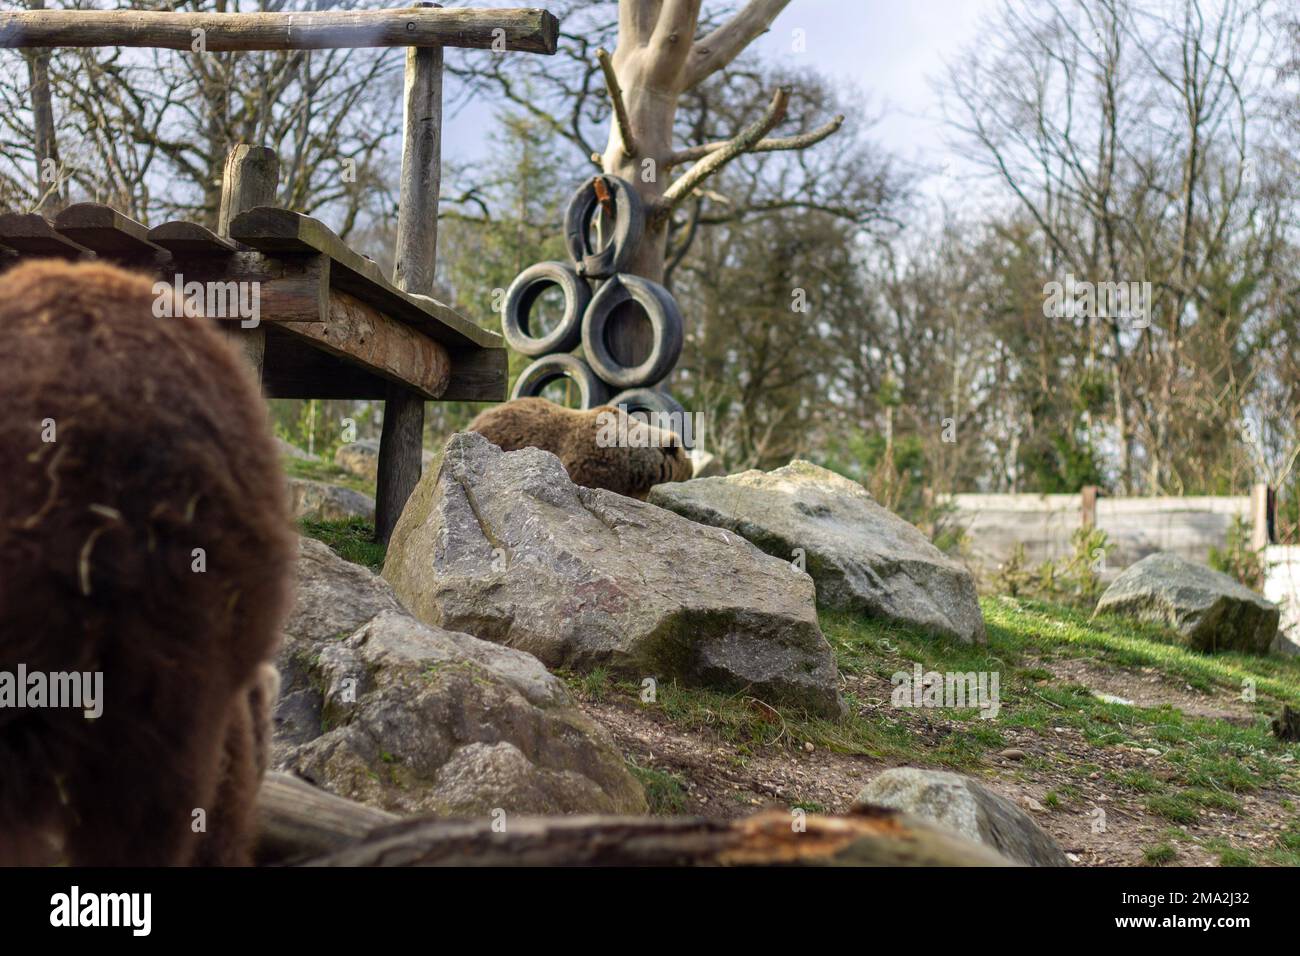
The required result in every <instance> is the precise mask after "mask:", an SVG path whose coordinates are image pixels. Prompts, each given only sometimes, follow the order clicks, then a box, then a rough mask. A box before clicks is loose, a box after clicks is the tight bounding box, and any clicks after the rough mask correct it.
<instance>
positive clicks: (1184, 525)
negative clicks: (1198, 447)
mask: <svg viewBox="0 0 1300 956" xmlns="http://www.w3.org/2000/svg"><path fill="white" fill-rule="evenodd" d="M946 500H948V501H950V502H951V503H952V504H953V505H954V506H955V508H956V511H955V512H954V514H953V516H952V519H951V520H952V521H954V522H955V523H956V524H958V525H960V526H961V527H964V528H965V529H966V539H967V543H968V547H969V552H968V553H969V560H970V562H971V563H972V564H974V565H976V566H977V567H978V569H979V570H981V571H992V570H993V569H995V568H996V567H997V566H998V565H999V564H1001V563H1003V562H1004V561H1006V560H1007V559H1008V558H1010V557H1011V555H1012V554H1013V553H1014V552H1015V549H1016V546H1017V545H1018V544H1023V545H1024V548H1025V558H1026V562H1027V563H1028V564H1029V565H1030V566H1031V567H1032V566H1035V565H1037V564H1040V563H1041V562H1043V561H1049V560H1050V561H1057V560H1061V559H1064V558H1068V557H1069V556H1070V555H1071V554H1072V553H1073V550H1074V549H1073V546H1072V545H1071V543H1070V536H1071V535H1072V534H1073V533H1074V532H1075V531H1076V530H1077V529H1078V528H1079V527H1080V525H1081V524H1082V523H1083V498H1082V496H1081V495H952V496H950V497H949V498H947V499H946ZM1096 509H1097V510H1096V526H1097V527H1098V528H1100V529H1101V530H1103V531H1105V532H1106V534H1107V535H1108V536H1109V538H1110V542H1111V544H1112V545H1114V549H1113V550H1112V551H1111V553H1110V556H1109V557H1108V558H1107V560H1106V566H1107V571H1108V572H1112V573H1113V572H1114V571H1117V570H1120V569H1122V568H1126V567H1128V566H1129V565H1130V564H1132V563H1134V562H1135V561H1139V560H1141V559H1142V558H1144V557H1146V556H1147V555H1148V554H1151V553H1152V552H1154V551H1172V552H1174V553H1175V554H1179V555H1182V556H1183V557H1186V558H1189V559H1191V560H1193V561H1206V560H1207V559H1208V558H1209V554H1210V548H1212V547H1223V545H1224V543H1225V542H1226V540H1227V535H1228V528H1229V527H1230V526H1231V524H1232V520H1233V518H1234V517H1236V516H1238V515H1240V516H1241V517H1242V518H1243V519H1246V520H1250V517H1251V499H1250V497H1249V496H1248V495H1243V496H1241V497H1232V498H1227V497H1225V498H1208V497H1207V498H1098V499H1097V506H1096Z"/></svg>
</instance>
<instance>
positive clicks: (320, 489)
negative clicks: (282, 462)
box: [289, 478, 375, 521]
mask: <svg viewBox="0 0 1300 956" xmlns="http://www.w3.org/2000/svg"><path fill="white" fill-rule="evenodd" d="M289 502H290V507H291V508H292V509H293V516H294V517H295V518H308V519H310V520H312V521H343V520H346V519H347V518H365V519H366V520H367V521H373V520H374V517H375V499H374V498H371V497H370V496H369V495H363V494H362V493H361V492H359V491H353V490H352V489H351V488H344V487H342V486H341V485H331V484H329V483H328V482H324V481H311V480H310V479H307V478H290V479H289Z"/></svg>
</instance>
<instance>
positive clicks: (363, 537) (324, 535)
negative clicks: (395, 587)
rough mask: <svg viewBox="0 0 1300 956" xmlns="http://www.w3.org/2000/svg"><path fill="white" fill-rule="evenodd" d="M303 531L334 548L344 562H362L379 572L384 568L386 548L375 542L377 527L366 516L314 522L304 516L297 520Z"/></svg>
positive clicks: (361, 563)
mask: <svg viewBox="0 0 1300 956" xmlns="http://www.w3.org/2000/svg"><path fill="white" fill-rule="evenodd" d="M298 527H299V528H300V529H301V530H302V533H303V534H305V535H306V536H307V537H309V538H315V539H316V540H317V541H321V542H324V543H325V544H327V545H328V546H329V548H330V550H331V551H333V552H334V553H335V554H337V555H338V556H339V557H340V558H343V559H344V560H345V561H351V562H352V563H353V564H360V565H362V566H363V567H367V568H369V569H370V570H371V571H374V572H375V573H376V574H378V573H379V572H380V571H382V570H383V569H384V555H385V553H386V551H387V548H386V547H385V546H384V545H383V544H381V543H380V542H378V541H376V540H375V539H374V538H375V526H374V525H373V524H371V523H370V522H369V521H367V520H366V519H365V518H347V519H345V520H343V521H313V520H311V519H308V518H304V519H302V520H301V521H299V522H298Z"/></svg>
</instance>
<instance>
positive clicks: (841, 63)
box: [443, 0, 1001, 168]
mask: <svg viewBox="0 0 1300 956" xmlns="http://www.w3.org/2000/svg"><path fill="white" fill-rule="evenodd" d="M479 2H480V3H481V0H479ZM1000 2H1001V0H790V5H789V6H788V7H787V8H786V9H785V10H784V11H783V12H782V13H781V15H780V16H778V17H777V19H776V22H775V23H773V24H772V29H771V30H770V31H769V32H768V33H767V34H765V35H764V36H762V37H760V38H759V39H758V40H757V41H755V44H754V46H755V48H757V49H758V50H760V51H762V53H763V54H764V57H765V58H770V59H771V61H773V62H779V61H781V60H785V61H787V62H790V63H792V64H797V65H800V66H802V65H805V64H807V63H808V62H811V63H812V64H813V65H814V67H815V68H816V69H818V70H819V71H821V72H822V73H824V74H826V75H828V76H830V77H832V78H834V79H837V80H840V81H843V82H845V83H847V84H851V85H852V86H853V87H855V88H856V89H857V90H859V91H860V92H861V93H862V94H864V95H865V97H866V107H867V109H868V111H869V112H871V113H872V114H879V116H880V122H879V123H878V125H877V126H876V127H875V129H874V131H873V138H874V139H876V140H877V142H878V143H879V144H880V145H881V146H883V147H885V148H886V149H888V150H890V151H891V152H892V153H894V154H895V155H896V156H898V157H900V158H901V159H905V160H910V161H913V162H916V163H918V164H921V165H923V166H925V167H927V168H929V167H938V166H940V165H942V163H943V162H945V161H946V160H947V159H948V158H949V155H948V154H949V150H948V148H947V145H946V143H945V133H944V129H943V126H942V123H941V114H940V109H939V98H938V95H937V93H936V92H935V90H934V87H933V84H932V82H931V80H932V79H937V78H939V77H941V76H942V74H943V71H944V63H945V61H946V60H948V59H951V58H953V57H955V56H956V55H957V54H958V53H960V51H961V50H962V48H963V47H964V46H966V45H967V44H969V43H971V42H972V41H973V40H974V39H975V36H976V33H977V29H978V25H979V23H980V21H981V19H982V17H984V16H985V15H987V14H988V13H989V12H991V11H992V10H994V9H995V8H996V7H997V6H998V4H999V3H1000ZM532 3H535V4H536V5H538V6H543V7H545V6H547V5H548V4H547V2H546V0H532ZM532 3H530V4H529V5H532ZM475 5H479V3H476V4H475ZM486 5H489V6H502V5H514V4H507V3H503V2H498V0H491V2H489V3H488V4H486ZM721 6H723V4H722V3H720V2H719V0H704V9H705V10H706V11H707V10H709V9H710V8H713V7H721ZM796 30H802V31H804V32H803V35H802V38H803V41H804V49H803V51H802V52H796V51H795V49H794V45H795V44H794V41H795V36H796V34H795V32H794V31H796ZM491 123H492V104H490V103H472V104H470V105H469V106H467V107H466V108H465V109H464V110H462V111H461V113H460V114H458V115H457V116H455V117H452V118H449V119H447V120H446V126H445V130H444V135H443V153H444V155H445V156H446V157H447V158H448V159H449V160H450V161H452V162H466V161H471V160H474V159H477V158H480V157H481V156H483V155H484V150H485V149H486V148H487V145H488V144H487V142H486V136H485V133H486V131H487V130H488V129H489V128H490V126H491Z"/></svg>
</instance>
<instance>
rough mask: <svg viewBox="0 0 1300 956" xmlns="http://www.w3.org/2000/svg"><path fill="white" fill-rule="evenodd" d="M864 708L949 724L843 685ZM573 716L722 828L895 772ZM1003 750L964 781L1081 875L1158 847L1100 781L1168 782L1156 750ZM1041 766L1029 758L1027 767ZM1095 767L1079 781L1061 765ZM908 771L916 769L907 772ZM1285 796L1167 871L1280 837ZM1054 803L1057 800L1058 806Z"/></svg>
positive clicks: (1126, 795) (1018, 744) (1113, 690)
mask: <svg viewBox="0 0 1300 956" xmlns="http://www.w3.org/2000/svg"><path fill="white" fill-rule="evenodd" d="M1038 663H1039V666H1042V667H1044V668H1045V669H1048V670H1051V671H1052V673H1053V674H1054V675H1055V676H1056V677H1057V678H1058V679H1061V680H1065V681H1068V682H1070V683H1077V684H1083V685H1085V686H1087V687H1089V688H1090V689H1092V690H1093V691H1094V692H1096V693H1099V694H1107V695H1111V696H1114V697H1118V698H1122V699H1123V700H1124V701H1127V702H1132V703H1134V704H1136V705H1139V706H1144V707H1155V706H1159V705H1161V704H1168V705H1170V706H1173V707H1175V708H1177V709H1179V710H1181V711H1183V713H1184V714H1187V715H1197V716H1203V717H1210V718H1216V719H1222V720H1228V721H1231V722H1233V723H1239V722H1246V723H1249V722H1250V721H1252V720H1254V719H1255V717H1254V716H1253V715H1252V713H1251V712H1250V711H1249V710H1248V709H1247V705H1245V704H1244V703H1242V702H1241V701H1239V700H1237V699H1235V698H1234V697H1232V696H1231V695H1230V694H1229V693H1228V692H1227V691H1223V692H1219V693H1214V694H1207V693H1203V692H1201V691H1199V690H1196V689H1194V688H1192V687H1191V686H1189V685H1186V684H1182V683H1180V682H1177V681H1175V680H1173V679H1171V678H1169V677H1168V676H1167V675H1165V674H1163V673H1161V672H1159V671H1155V670H1150V669H1137V670H1130V669H1124V668H1111V667H1106V666H1104V665H1101V664H1099V663H1098V662H1097V661H1095V660H1088V659H1066V660H1062V659H1056V658H1053V659H1044V660H1042V661H1040V662H1038ZM848 689H851V690H852V691H853V692H854V694H855V696H856V698H857V699H858V700H860V701H865V702H866V703H864V704H863V705H862V706H863V708H864V710H865V711H866V712H868V713H870V712H878V714H879V717H880V719H881V720H900V719H902V720H906V721H908V722H909V725H910V727H909V729H910V730H911V731H912V732H913V733H914V734H916V735H919V736H920V737H921V738H923V739H925V740H929V741H933V742H934V743H935V744H936V745H937V744H938V742H939V741H941V740H942V739H943V737H944V736H945V735H946V734H947V733H948V732H949V729H950V727H951V726H953V725H951V724H950V723H949V722H948V721H946V720H945V719H944V718H943V716H942V712H941V711H935V710H909V711H900V710H897V709H893V708H890V707H889V694H890V690H891V687H890V684H889V683H888V681H885V680H883V679H880V678H877V677H874V676H870V675H867V676H857V677H853V678H850V684H849V688H848ZM581 706H582V708H583V709H584V710H585V711H586V712H587V713H588V714H589V715H590V716H591V717H592V718H594V719H595V720H598V721H599V722H600V723H602V724H604V725H605V726H606V727H608V728H609V730H610V731H611V732H612V733H613V735H614V737H615V739H616V740H617V742H618V744H619V746H620V747H621V748H622V750H623V752H624V754H625V756H626V757H628V758H630V759H632V760H633V761H635V762H636V763H637V764H638V765H640V766H642V767H646V768H653V769H657V770H662V771H667V772H669V773H671V774H673V775H675V776H676V777H677V778H678V779H680V780H681V781H682V783H683V786H684V787H685V790H686V806H685V807H684V808H683V812H685V813H688V814H695V815H700V816H705V817H714V818H724V819H725V818H732V817H738V816H743V815H746V814H749V813H752V812H753V811H755V810H756V809H759V808H773V807H784V808H787V809H788V808H790V807H792V806H794V805H796V804H798V805H802V806H804V807H805V808H806V809H820V810H822V811H824V812H828V813H841V812H844V811H847V810H848V809H849V806H850V804H851V803H852V802H853V800H854V797H855V796H856V795H857V793H858V792H859V791H860V790H861V788H862V787H863V786H864V785H865V784H866V783H867V782H868V781H869V780H871V779H872V778H873V777H874V776H875V775H876V774H878V773H880V772H881V771H882V770H885V769H888V768H889V767H890V766H894V765H895V764H891V763H886V762H881V761H878V760H873V759H872V758H870V757H866V756H860V755H848V754H840V753H834V752H832V751H830V750H828V749H826V748H815V747H814V748H812V749H808V748H809V747H810V746H811V745H807V744H800V743H798V742H796V741H790V740H782V741H778V742H777V743H776V744H774V745H769V746H765V747H757V748H755V747H754V746H753V745H750V746H749V747H746V748H740V747H737V746H736V745H734V744H732V743H729V742H728V741H727V740H725V739H724V738H723V737H722V736H721V735H720V734H717V733H714V732H712V731H711V730H709V729H707V728H706V729H705V730H703V731H701V732H696V731H687V730H684V729H683V728H681V727H678V726H676V725H674V724H673V722H672V721H671V720H669V719H668V718H667V717H665V716H664V714H663V713H662V712H658V711H656V710H655V709H654V708H653V707H643V706H641V705H640V704H639V703H638V702H637V701H635V700H614V699H606V700H604V701H600V702H598V701H593V700H590V699H583V700H581ZM998 729H999V730H1000V731H1001V733H1002V735H1003V737H1004V738H1005V740H1006V744H1005V746H1004V747H1003V748H1001V749H1000V750H996V751H991V752H989V753H987V754H986V755H985V756H984V757H983V758H982V763H981V765H980V766H978V767H976V768H974V769H967V770H964V771H963V772H967V773H970V774H972V775H973V776H976V777H978V778H979V779H980V780H981V781H982V782H983V783H984V784H985V785H986V786H987V787H989V788H990V789H991V790H993V791H995V792H997V793H1000V794H1001V795H1003V796H1004V797H1007V798H1008V799H1010V800H1012V801H1013V802H1015V803H1016V804H1018V805H1019V806H1021V807H1023V808H1025V809H1026V810H1028V811H1030V812H1031V813H1032V814H1033V817H1034V819H1035V820H1036V821H1037V823H1038V824H1039V825H1040V826H1041V827H1043V829H1045V830H1046V831H1047V832H1048V833H1050V834H1051V835H1052V836H1053V837H1054V838H1055V839H1056V841H1057V842H1058V844H1059V845H1060V846H1061V847H1062V849H1064V850H1065V852H1066V853H1067V854H1068V855H1069V857H1070V859H1071V860H1072V861H1073V862H1075V863H1077V864H1079V865H1082V866H1141V865H1145V861H1144V858H1143V850H1144V849H1145V848H1147V847H1150V846H1153V845H1156V844H1160V843H1163V842H1165V839H1166V838H1165V834H1166V833H1167V831H1168V830H1169V828H1170V827H1171V823H1170V822H1169V821H1168V820H1166V819H1163V818H1162V817H1159V816H1156V815H1153V814H1151V813H1150V812H1148V811H1147V810H1146V808H1145V802H1146V799H1147V798H1148V797H1149V796H1150V795H1149V794H1142V793H1136V792H1133V791H1131V790H1128V789H1126V788H1124V787H1121V786H1119V785H1117V784H1116V783H1115V782H1114V781H1113V780H1111V779H1108V774H1107V771H1114V772H1115V773H1117V774H1118V773H1123V772H1126V771H1145V772H1146V773H1148V774H1150V775H1151V776H1153V777H1154V778H1155V779H1156V780H1162V779H1170V778H1171V777H1172V776H1173V769H1172V768H1171V767H1170V766H1169V765H1168V764H1167V763H1165V762H1164V761H1163V760H1162V758H1161V755H1160V750H1159V748H1158V747H1149V748H1140V747H1131V746H1107V747H1098V746H1094V745H1092V744H1090V743H1088V742H1087V741H1086V740H1085V739H1084V738H1083V735H1082V734H1081V733H1080V732H1079V731H1078V730H1076V729H1073V728H1069V727H1051V728H1045V729H1042V730H1037V729H1032V728H1017V727H1008V726H1005V725H1001V726H999V728H998ZM1035 757H1038V758H1043V759H1042V760H1035V759H1034V758H1035ZM1080 764H1094V765H1097V767H1098V769H1097V770H1094V771H1091V772H1089V773H1088V774H1085V775H1080V774H1079V773H1077V772H1075V773H1072V772H1070V770H1069V768H1070V767H1077V766H1078V765H1080ZM912 765H913V766H917V765H923V764H919V763H917V762H915V761H914V762H912ZM1063 787H1065V788H1067V792H1069V793H1070V794H1071V796H1070V797H1069V798H1068V799H1066V800H1060V803H1059V805H1057V806H1049V804H1050V803H1052V802H1053V801H1052V798H1051V797H1049V796H1048V795H1049V793H1056V794H1059V792H1060V791H1061V789H1062V788H1063ZM1289 796H1290V795H1288V794H1287V793H1285V792H1283V791H1277V790H1274V791H1270V790H1263V791H1259V792H1257V793H1255V794H1242V795H1238V797H1237V799H1239V800H1240V801H1241V804H1242V811H1241V812H1240V813H1230V812H1225V811H1219V810H1215V809H1212V808H1206V809H1204V810H1203V811H1202V813H1201V818H1200V820H1199V822H1198V823H1195V824H1186V825H1183V827H1182V829H1183V830H1185V831H1186V833H1187V834H1188V836H1189V837H1190V838H1191V839H1190V840H1185V841H1179V843H1178V855H1177V858H1176V859H1175V860H1174V861H1173V862H1174V863H1175V864H1177V865H1182V866H1196V865H1202V866H1209V865H1216V864H1217V863H1218V862H1219V860H1218V856H1217V854H1215V853H1212V852H1210V851H1208V850H1205V849H1203V848H1201V847H1199V846H1196V845H1195V844H1196V843H1200V842H1205V841H1211V840H1216V839H1217V840H1221V841H1223V842H1224V843H1227V844H1230V845H1231V846H1233V847H1236V848H1239V849H1243V850H1262V849H1266V848H1268V847H1270V846H1272V845H1273V844H1274V843H1275V841H1276V839H1277V835H1278V831H1280V830H1282V829H1284V828H1285V827H1286V826H1287V825H1288V824H1289V823H1293V822H1294V821H1295V819H1296V814H1295V811H1294V810H1288V809H1286V808H1285V807H1283V806H1282V801H1283V800H1286V799H1288V797H1289ZM1057 799H1058V800H1059V799H1060V798H1059V796H1058V797H1057Z"/></svg>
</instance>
